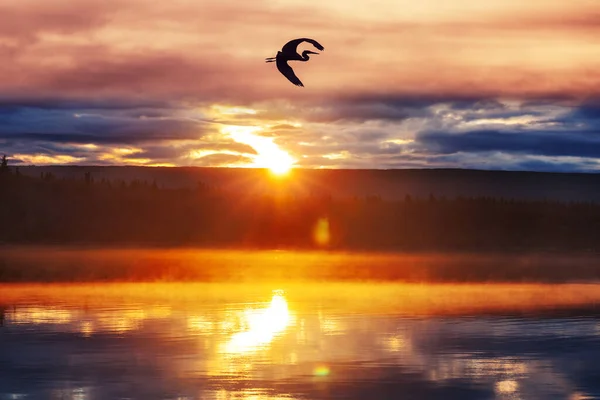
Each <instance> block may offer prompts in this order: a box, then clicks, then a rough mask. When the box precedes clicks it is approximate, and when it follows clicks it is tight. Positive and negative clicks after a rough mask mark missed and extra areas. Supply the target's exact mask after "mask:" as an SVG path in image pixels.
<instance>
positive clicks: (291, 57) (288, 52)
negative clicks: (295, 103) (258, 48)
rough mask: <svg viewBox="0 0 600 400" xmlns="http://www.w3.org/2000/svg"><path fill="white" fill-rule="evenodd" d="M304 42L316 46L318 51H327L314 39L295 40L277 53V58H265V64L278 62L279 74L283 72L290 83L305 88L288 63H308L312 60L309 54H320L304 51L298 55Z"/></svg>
mask: <svg viewBox="0 0 600 400" xmlns="http://www.w3.org/2000/svg"><path fill="white" fill-rule="evenodd" d="M302 42H308V43H310V44H312V45H313V46H315V47H316V48H317V49H318V50H321V51H323V50H325V48H324V47H323V46H322V45H321V44H320V43H319V42H317V41H316V40H314V39H308V38H300V39H294V40H290V41H289V42H287V43H286V44H285V45H284V46H283V47H282V48H281V51H278V52H277V55H276V56H275V57H268V58H265V62H268V63H269V62H276V63H277V69H278V70H279V72H281V73H282V74H283V76H285V77H286V78H288V80H289V81H290V82H292V83H293V84H294V85H296V86H302V87H304V85H303V84H302V82H301V81H300V79H298V77H297V76H296V74H295V73H294V70H293V69H292V67H290V66H289V65H288V61H308V60H309V59H310V57H309V54H319V53H317V52H314V51H310V50H304V51H303V52H302V54H298V50H297V48H298V45H299V44H300V43H302Z"/></svg>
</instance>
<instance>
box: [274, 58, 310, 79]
mask: <svg viewBox="0 0 600 400" xmlns="http://www.w3.org/2000/svg"><path fill="white" fill-rule="evenodd" d="M277 69H278V70H279V72H281V73H282V74H283V76H285V77H286V78H288V80H289V81H290V82H292V83H293V84H294V85H296V86H304V85H303V84H302V82H301V81H300V79H298V77H297V76H296V74H295V73H294V70H293V69H292V67H290V66H289V65H288V63H287V61H285V60H282V59H279V58H278V59H277Z"/></svg>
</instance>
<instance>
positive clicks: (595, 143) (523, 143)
mask: <svg viewBox="0 0 600 400" xmlns="http://www.w3.org/2000/svg"><path fill="white" fill-rule="evenodd" d="M418 144H419V145H421V146H423V148H424V150H425V151H427V152H430V153H435V154H452V153H458V152H468V153H480V152H490V151H501V152H507V153H521V154H535V155H547V156H574V157H592V158H598V157H600V131H599V132H585V133H579V132H523V131H521V132H509V131H506V132H501V131H472V132H466V133H461V134H452V133H444V132H424V133H421V134H419V135H418Z"/></svg>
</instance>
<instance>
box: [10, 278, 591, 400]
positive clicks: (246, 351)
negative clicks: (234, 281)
mask: <svg viewBox="0 0 600 400" xmlns="http://www.w3.org/2000/svg"><path fill="white" fill-rule="evenodd" d="M190 288H191V286H190ZM196 289H197V288H193V289H190V290H196ZM229 289H230V288H228V290H229ZM371 289H372V288H371ZM178 290H182V289H181V288H178ZM308 290H309V288H306V291H308ZM313 290H314V291H318V289H314V288H313ZM396 290H397V292H398V294H399V296H400V293H406V292H407V291H408V292H410V288H407V287H402V286H400V285H398V286H397V287H396ZM596 290H600V288H597V289H596ZM115 292H117V293H121V290H115ZM208 292H209V293H208V294H207V293H196V292H194V294H193V295H190V296H191V297H189V298H187V300H186V301H185V302H177V301H169V300H168V299H166V298H164V297H162V298H156V297H154V296H153V295H149V296H146V297H144V298H143V299H141V298H139V297H132V298H128V297H127V296H123V295H120V296H118V297H113V298H112V300H110V299H103V300H102V301H98V302H96V303H93V304H91V303H90V302H84V303H83V304H82V303H81V302H80V301H79V300H77V301H76V299H75V298H73V297H69V296H67V295H65V296H63V297H61V296H53V297H51V298H52V302H49V299H50V297H48V298H43V297H38V298H37V299H36V300H35V301H32V300H31V299H30V297H29V295H26V296H25V295H24V297H23V298H19V296H17V295H15V296H13V297H12V298H11V301H12V304H5V305H2V306H0V307H1V308H0V309H1V310H2V313H1V315H2V321H3V325H2V328H0V399H17V398H27V399H38V398H39V399H46V398H52V399H59V398H60V399H104V398H136V399H138V398H139V399H321V398H333V397H335V398H340V399H397V398H419V399H434V398H436V399H437V398H439V399H482V398H484V399H493V398H495V399H549V398H560V399H570V400H575V399H578V400H583V399H592V398H598V396H600V367H599V366H598V363H597V359H598V357H600V346H599V345H600V321H599V319H598V317H597V316H596V314H595V312H593V311H590V309H588V310H587V311H586V310H583V311H582V309H581V307H580V306H581V305H579V308H578V309H577V310H575V311H573V312H571V313H569V312H565V311H564V310H563V311H561V313H557V314H553V313H548V310H547V307H546V308H545V309H544V310H543V313H535V312H533V311H532V310H529V312H528V313H527V314H524V315H519V314H518V313H515V312H505V313H498V314H486V313H473V312H471V313H455V314H453V313H438V314H429V315H424V314H422V313H416V312H415V313H413V314H411V313H409V312H407V310H406V309H403V310H402V312H401V313H400V312H398V313H394V312H391V311H390V309H386V312H385V313H381V312H377V309H374V310H373V312H371V313H369V312H365V311H364V308H363V309H362V310H363V311H361V312H356V309H357V308H358V306H357V304H356V303H355V302H356V299H357V298H360V296H359V294H357V293H356V292H354V291H350V292H334V291H327V290H325V291H321V292H319V293H321V294H320V295H319V296H318V297H314V296H313V297H306V296H303V295H302V294H301V293H302V292H299V291H296V292H294V293H293V294H290V293H289V292H288V291H284V290H282V289H279V288H277V287H272V288H271V289H269V290H264V288H260V290H258V291H257V293H254V294H253V295H248V300H247V301H242V300H241V297H243V296H241V297H240V296H239V293H237V294H235V295H234V294H233V292H232V294H231V295H230V294H229V292H228V291H225V292H223V291H219V290H214V291H208ZM23 293H26V292H23ZM216 294H218V296H217V295H216ZM190 298H191V299H193V300H190ZM333 304H335V305H336V306H335V307H333V306H332V305H333ZM341 304H346V306H345V307H344V306H341Z"/></svg>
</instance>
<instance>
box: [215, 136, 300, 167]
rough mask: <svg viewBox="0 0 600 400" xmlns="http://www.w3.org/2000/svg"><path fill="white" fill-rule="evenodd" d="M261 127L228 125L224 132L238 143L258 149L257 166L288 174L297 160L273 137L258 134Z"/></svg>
mask: <svg viewBox="0 0 600 400" xmlns="http://www.w3.org/2000/svg"><path fill="white" fill-rule="evenodd" d="M260 130H261V128H258V127H253V126H227V127H225V128H223V133H225V134H227V135H229V136H230V137H231V138H232V139H233V140H235V141H236V142H238V143H243V144H247V145H248V146H250V147H252V148H253V149H254V150H256V153H257V154H256V155H255V156H254V163H253V164H252V165H251V166H253V167H257V168H268V169H269V170H270V171H271V172H272V173H273V174H275V175H280V176H281V175H285V174H287V173H288V172H289V171H290V169H291V168H292V166H293V165H294V163H295V162H296V160H295V159H294V158H293V157H292V156H290V155H289V154H288V153H287V152H286V151H285V150H282V149H281V148H279V146H277V144H275V143H274V142H273V138H270V137H264V136H260V135H257V134H256V132H259V131H260Z"/></svg>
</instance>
